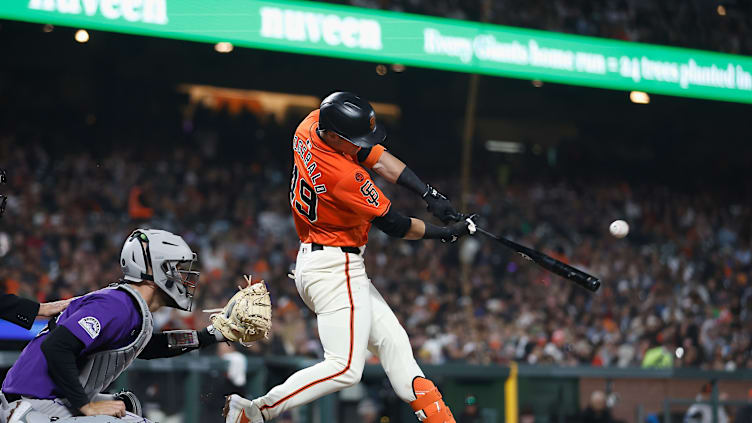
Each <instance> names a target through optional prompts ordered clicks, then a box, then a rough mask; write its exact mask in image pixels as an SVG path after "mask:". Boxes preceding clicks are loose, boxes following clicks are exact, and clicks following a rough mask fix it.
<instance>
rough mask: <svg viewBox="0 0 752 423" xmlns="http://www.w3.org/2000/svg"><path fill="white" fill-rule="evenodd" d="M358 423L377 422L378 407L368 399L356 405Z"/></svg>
mask: <svg viewBox="0 0 752 423" xmlns="http://www.w3.org/2000/svg"><path fill="white" fill-rule="evenodd" d="M357 412H358V418H359V420H358V421H359V422H363V423H376V422H378V421H379V407H378V406H377V405H376V403H375V402H374V401H373V400H372V399H370V398H365V399H363V400H361V401H360V402H359V403H358V409H357Z"/></svg>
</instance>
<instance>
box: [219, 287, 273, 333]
mask: <svg viewBox="0 0 752 423" xmlns="http://www.w3.org/2000/svg"><path fill="white" fill-rule="evenodd" d="M243 277H244V278H245V280H246V282H248V286H246V287H245V288H240V287H238V288H239V289H240V291H239V292H238V293H236V294H235V295H233V297H232V298H230V301H229V302H228V303H227V305H225V307H224V308H223V309H222V312H221V313H215V314H212V315H211V317H210V318H211V322H212V325H213V326H214V328H215V329H217V330H219V331H220V332H222V335H224V337H225V338H226V339H227V340H228V341H233V342H240V343H241V344H243V345H247V344H250V343H251V342H254V341H258V340H259V339H261V338H268V337H269V332H271V329H272V302H271V298H270V297H269V291H267V289H266V284H265V283H264V281H259V282H256V283H251V276H246V275H243Z"/></svg>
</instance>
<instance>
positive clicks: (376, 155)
mask: <svg viewBox="0 0 752 423" xmlns="http://www.w3.org/2000/svg"><path fill="white" fill-rule="evenodd" d="M384 151H386V148H384V146H383V145H381V144H376V145H374V146H373V147H371V153H370V154H368V157H366V160H365V161H364V162H363V166H365V167H367V168H369V169H370V168H372V167H373V165H375V164H376V163H377V162H378V161H379V159H380V158H381V155H382V154H384Z"/></svg>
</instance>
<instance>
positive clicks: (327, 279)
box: [253, 244, 424, 421]
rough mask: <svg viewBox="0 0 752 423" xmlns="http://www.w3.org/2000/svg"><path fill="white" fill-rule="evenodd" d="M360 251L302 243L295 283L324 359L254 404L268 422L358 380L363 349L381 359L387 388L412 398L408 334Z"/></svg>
mask: <svg viewBox="0 0 752 423" xmlns="http://www.w3.org/2000/svg"><path fill="white" fill-rule="evenodd" d="M364 249H365V247H361V254H353V253H344V252H342V250H341V249H340V248H337V247H324V248H323V249H322V250H317V251H311V245H310V244H302V245H301V246H300V250H299V251H298V258H297V261H296V267H295V285H296V287H297V289H298V293H299V294H300V297H301V298H302V299H303V301H304V302H305V303H306V305H307V306H308V307H309V308H310V309H311V310H312V311H313V312H314V313H316V316H317V321H318V329H319V338H320V339H321V344H322V346H323V347H324V361H322V362H320V363H317V364H315V365H313V366H311V367H308V368H306V369H303V370H300V371H298V372H297V373H295V374H293V375H292V376H290V377H289V378H288V379H287V380H286V381H285V382H284V383H283V384H281V385H278V386H276V387H274V388H272V390H271V391H269V393H267V394H266V395H264V396H262V397H259V398H256V399H255V400H254V401H253V402H254V403H255V404H256V405H257V406H258V407H259V409H260V410H261V412H262V413H263V415H264V418H265V419H266V420H267V421H268V420H270V419H272V418H274V417H276V416H278V415H279V414H281V413H282V412H284V411H286V410H289V409H291V408H294V407H297V406H299V405H303V404H307V403H309V402H311V401H313V400H316V399H318V398H321V397H323V396H325V395H328V394H331V393H333V392H336V391H339V390H341V389H343V388H346V387H348V386H351V385H354V384H357V383H358V382H359V381H360V377H361V375H362V373H363V367H364V365H365V359H366V348H368V350H370V351H371V352H372V353H373V354H375V355H377V356H378V357H379V359H380V360H381V365H382V366H383V367H384V370H385V371H386V374H387V376H388V377H389V382H390V383H391V384H392V388H394V391H395V392H396V394H397V396H399V397H400V398H401V399H402V400H403V401H405V402H411V401H414V400H415V394H414V393H413V388H412V384H413V379H414V378H415V377H416V376H421V377H423V376H424V375H423V372H422V371H421V369H420V367H418V363H416V362H415V358H413V352H412V347H411V346H410V340H409V339H408V337H407V332H405V329H404V328H403V327H402V325H400V323H399V321H398V320H397V317H396V316H395V315H394V313H393V312H392V310H391V309H390V308H389V305H388V304H387V303H386V301H384V298H382V297H381V294H379V292H378V291H377V290H376V288H375V287H374V286H373V284H371V281H370V280H369V279H368V276H366V269H365V264H364V262H363V256H362V251H363V250H364Z"/></svg>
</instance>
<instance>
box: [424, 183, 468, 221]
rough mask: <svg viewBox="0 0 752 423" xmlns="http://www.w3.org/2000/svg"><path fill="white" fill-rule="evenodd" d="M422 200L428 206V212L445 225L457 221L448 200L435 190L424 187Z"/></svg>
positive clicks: (428, 186)
mask: <svg viewBox="0 0 752 423" xmlns="http://www.w3.org/2000/svg"><path fill="white" fill-rule="evenodd" d="M423 200H425V202H426V204H427V205H428V211H429V212H431V213H432V214H433V215H434V216H436V217H437V218H438V219H439V220H441V222H442V223H444V224H445V225H446V224H448V223H449V222H453V221H456V220H457V216H459V213H457V210H455V209H454V207H453V206H452V203H451V202H449V199H448V198H446V196H445V195H444V194H442V193H440V192H439V191H436V188H434V187H432V186H431V185H426V192H425V193H424V194H423Z"/></svg>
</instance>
